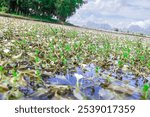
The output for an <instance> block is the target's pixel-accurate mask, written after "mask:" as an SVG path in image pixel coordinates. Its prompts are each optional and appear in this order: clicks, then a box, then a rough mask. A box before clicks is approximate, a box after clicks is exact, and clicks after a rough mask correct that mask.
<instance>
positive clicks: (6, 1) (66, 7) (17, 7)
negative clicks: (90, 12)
mask: <svg viewBox="0 0 150 117" xmlns="http://www.w3.org/2000/svg"><path fill="white" fill-rule="evenodd" d="M0 1H1V2H0V8H2V7H6V8H8V12H9V13H17V14H22V15H29V14H31V15H36V16H56V17H57V18H58V19H60V20H62V21H66V19H67V18H68V17H70V16H72V15H73V14H74V13H75V12H76V9H78V8H79V7H80V6H81V5H82V4H84V3H86V2H85V1H84V0H0Z"/></svg>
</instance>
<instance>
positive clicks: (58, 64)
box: [0, 17, 150, 100]
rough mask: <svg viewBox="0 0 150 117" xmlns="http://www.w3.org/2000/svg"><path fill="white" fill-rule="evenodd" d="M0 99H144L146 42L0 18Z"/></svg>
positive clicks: (149, 67) (149, 68) (149, 54)
mask: <svg viewBox="0 0 150 117" xmlns="http://www.w3.org/2000/svg"><path fill="white" fill-rule="evenodd" d="M0 99H1V100H20V99H21V100H55V99H57V100H58V99H60V100H61V99H67V100H72V99H73V100H82V99H84V100H117V99H121V100H129V99H133V100H141V99H150V40H149V39H144V38H142V37H140V38H138V37H132V36H123V35H113V34H105V33H102V32H97V31H95V32H94V31H91V30H84V29H83V30H82V29H78V28H71V27H66V26H60V25H52V24H48V23H39V22H33V21H25V20H18V19H11V18H3V17H0Z"/></svg>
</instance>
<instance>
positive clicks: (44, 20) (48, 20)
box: [0, 11, 73, 26]
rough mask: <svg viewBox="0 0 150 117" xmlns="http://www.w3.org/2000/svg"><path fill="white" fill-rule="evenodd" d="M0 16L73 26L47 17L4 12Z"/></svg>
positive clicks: (0, 12)
mask: <svg viewBox="0 0 150 117" xmlns="http://www.w3.org/2000/svg"><path fill="white" fill-rule="evenodd" d="M0 16H4V17H12V18H18V19H25V20H33V21H41V22H47V23H55V24H64V25H70V26H73V24H70V23H68V22H64V23H62V21H60V20H57V19H54V18H51V17H47V16H35V15H32V16H25V15H19V14H16V13H5V12H2V11H0Z"/></svg>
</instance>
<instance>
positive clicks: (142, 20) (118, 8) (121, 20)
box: [68, 0, 150, 29]
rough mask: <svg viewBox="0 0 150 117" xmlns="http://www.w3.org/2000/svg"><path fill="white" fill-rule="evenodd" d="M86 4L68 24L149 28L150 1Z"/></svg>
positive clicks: (94, 0)
mask: <svg viewBox="0 0 150 117" xmlns="http://www.w3.org/2000/svg"><path fill="white" fill-rule="evenodd" d="M87 1H88V3H87V4H85V5H83V6H82V7H81V8H80V9H78V10H77V12H76V13H75V15H73V16H72V17H71V18H69V19H68V21H69V22H71V23H73V24H75V25H79V26H88V24H89V23H90V24H92V23H93V24H109V25H110V26H111V27H113V28H129V27H130V26H131V25H137V26H139V27H141V28H143V29H146V28H149V27H150V0H87Z"/></svg>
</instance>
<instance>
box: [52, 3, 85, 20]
mask: <svg viewBox="0 0 150 117" xmlns="http://www.w3.org/2000/svg"><path fill="white" fill-rule="evenodd" d="M83 3H84V1H83V0H56V2H55V8H56V11H55V14H56V16H57V18H58V19H60V20H62V21H66V19H67V18H68V17H70V16H72V15H73V14H74V13H75V11H76V9H77V8H79V7H80V6H81V5H82V4H83Z"/></svg>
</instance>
